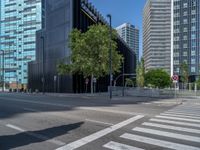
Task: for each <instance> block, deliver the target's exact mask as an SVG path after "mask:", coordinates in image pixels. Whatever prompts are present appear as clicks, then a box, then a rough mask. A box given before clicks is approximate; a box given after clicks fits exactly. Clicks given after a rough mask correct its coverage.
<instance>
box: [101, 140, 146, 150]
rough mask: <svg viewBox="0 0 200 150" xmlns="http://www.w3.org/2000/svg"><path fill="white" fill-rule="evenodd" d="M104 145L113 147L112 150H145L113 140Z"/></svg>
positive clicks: (109, 147)
mask: <svg viewBox="0 0 200 150" xmlns="http://www.w3.org/2000/svg"><path fill="white" fill-rule="evenodd" d="M103 147H105V148H108V149H112V150H144V149H141V148H137V147H133V146H129V145H125V144H121V143H117V142H113V141H111V142H109V143H107V144H105V145H104V146H103Z"/></svg>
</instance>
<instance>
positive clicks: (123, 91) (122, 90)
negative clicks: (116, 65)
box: [122, 61, 124, 96]
mask: <svg viewBox="0 0 200 150" xmlns="http://www.w3.org/2000/svg"><path fill="white" fill-rule="evenodd" d="M122 77H123V79H122V84H123V89H122V96H124V61H123V76H122Z"/></svg>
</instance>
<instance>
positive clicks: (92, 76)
mask: <svg viewBox="0 0 200 150" xmlns="http://www.w3.org/2000/svg"><path fill="white" fill-rule="evenodd" d="M93 78H94V75H93V74H92V75H91V82H90V86H91V94H93V90H94V88H93Z"/></svg>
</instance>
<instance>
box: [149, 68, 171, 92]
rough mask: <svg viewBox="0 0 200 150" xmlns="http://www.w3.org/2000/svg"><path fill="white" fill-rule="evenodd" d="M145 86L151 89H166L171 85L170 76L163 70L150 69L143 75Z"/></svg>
mask: <svg viewBox="0 0 200 150" xmlns="http://www.w3.org/2000/svg"><path fill="white" fill-rule="evenodd" d="M145 84H146V86H150V87H153V88H166V87H169V86H170V85H171V79H170V75H169V74H168V73H167V72H166V71H164V70H163V69H152V70H149V71H148V72H147V73H146V74H145Z"/></svg>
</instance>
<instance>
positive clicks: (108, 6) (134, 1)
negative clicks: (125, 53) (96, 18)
mask: <svg viewBox="0 0 200 150" xmlns="http://www.w3.org/2000/svg"><path fill="white" fill-rule="evenodd" d="M88 1H89V2H91V3H92V4H93V5H94V6H95V8H97V10H98V11H99V12H100V13H101V14H102V15H103V16H104V17H105V18H106V15H107V14H111V15H112V26H113V27H117V26H119V25H121V24H123V23H131V24H133V25H135V26H136V27H138V28H139V30H140V57H141V55H142V13H143V7H144V5H145V2H146V0H88Z"/></svg>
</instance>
